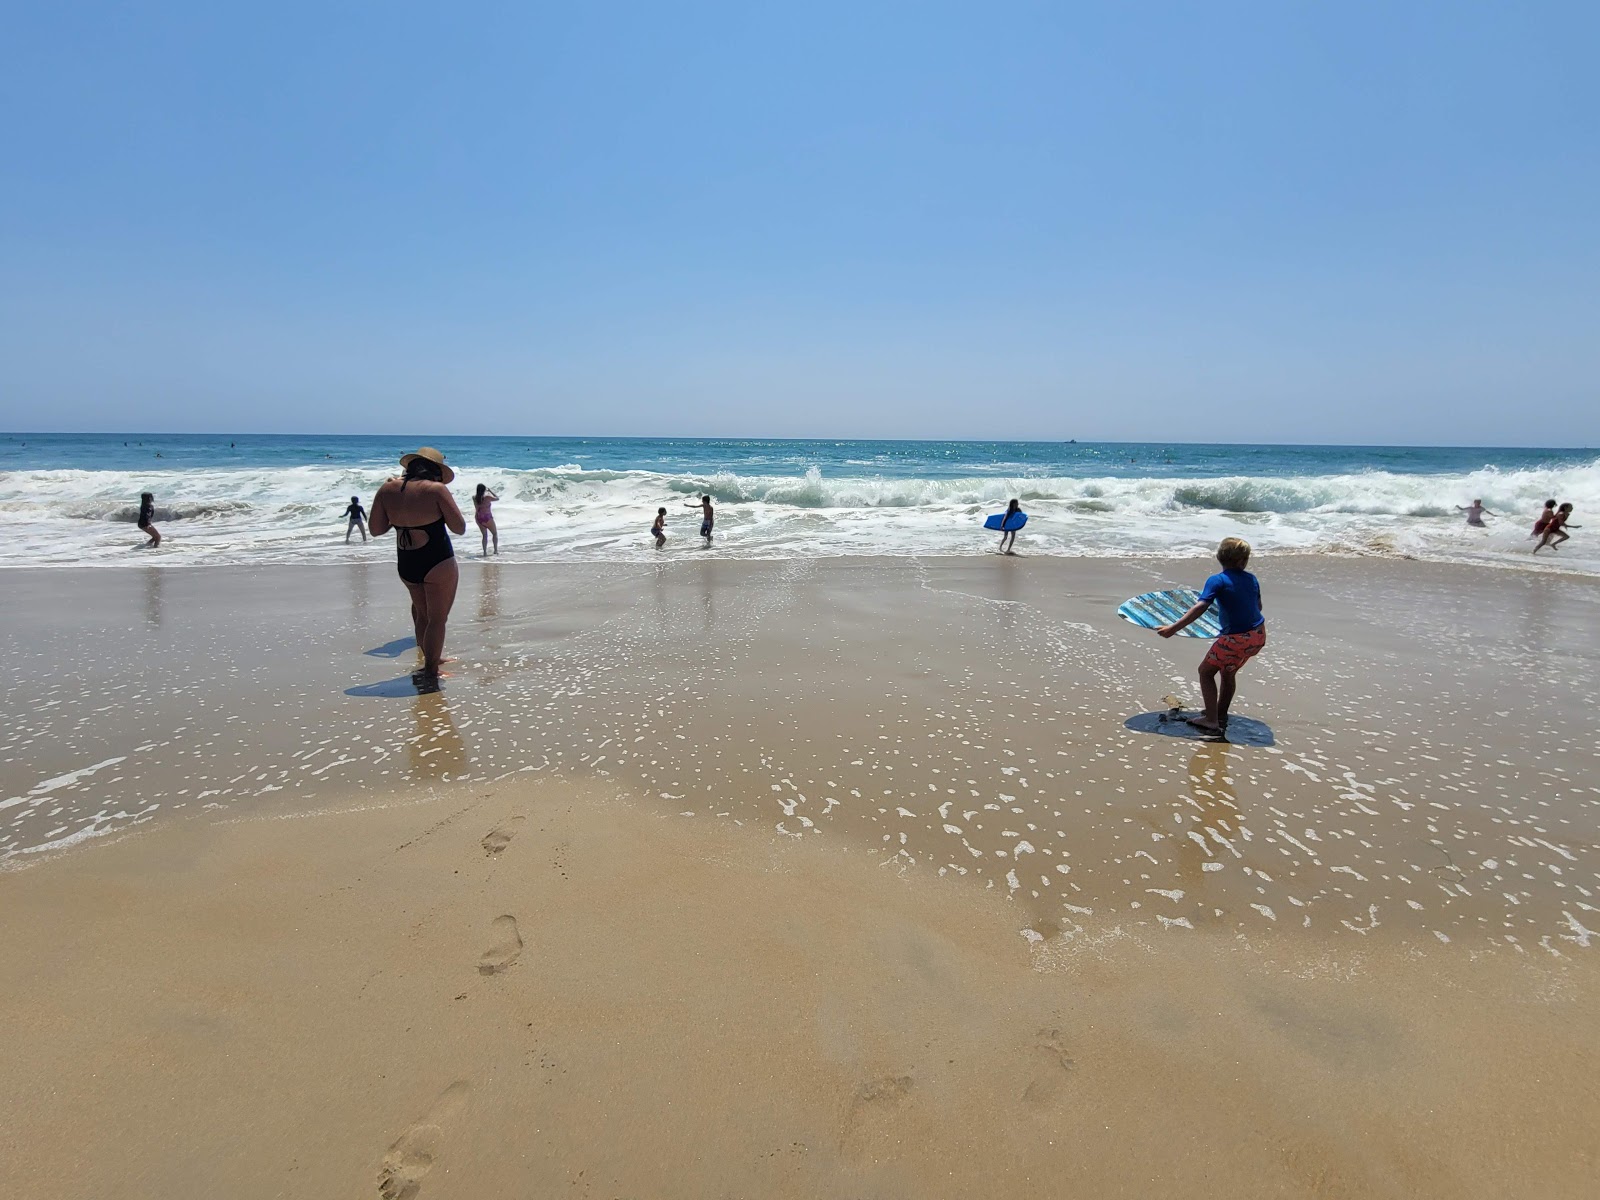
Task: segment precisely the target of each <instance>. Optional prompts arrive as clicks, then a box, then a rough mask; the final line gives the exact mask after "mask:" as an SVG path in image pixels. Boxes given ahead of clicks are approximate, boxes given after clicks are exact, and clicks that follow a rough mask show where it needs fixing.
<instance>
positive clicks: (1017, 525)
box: [983, 512, 1028, 533]
mask: <svg viewBox="0 0 1600 1200" xmlns="http://www.w3.org/2000/svg"><path fill="white" fill-rule="evenodd" d="M1027 523H1028V514H1027V513H1025V512H1019V513H1013V514H1012V516H1011V520H1010V522H1007V521H1006V515H1005V513H995V514H994V515H993V516H991V517H990V518H989V519H988V520H987V521H985V522H984V523H983V527H984V528H985V529H998V530H1000V531H1001V532H1002V533H1011V532H1013V531H1015V530H1018V529H1021V528H1022V527H1023V526H1024V525H1026V524H1027Z"/></svg>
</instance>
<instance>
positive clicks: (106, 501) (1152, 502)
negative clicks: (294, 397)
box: [0, 433, 1600, 574]
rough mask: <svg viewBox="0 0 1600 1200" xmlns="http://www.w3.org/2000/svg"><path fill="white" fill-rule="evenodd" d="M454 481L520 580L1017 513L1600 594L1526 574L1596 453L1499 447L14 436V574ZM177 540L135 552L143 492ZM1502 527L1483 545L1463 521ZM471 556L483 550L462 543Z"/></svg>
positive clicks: (979, 535) (1035, 526)
mask: <svg viewBox="0 0 1600 1200" xmlns="http://www.w3.org/2000/svg"><path fill="white" fill-rule="evenodd" d="M422 443H427V444H431V445H434V446H437V447H438V448H439V449H441V450H443V451H444V452H445V454H446V455H447V456H448V458H449V461H450V463H451V465H452V466H454V467H455V468H456V471H457V473H458V478H457V482H456V485H455V486H456V491H457V494H458V496H459V497H460V498H461V500H462V501H463V507H464V508H465V507H466V501H467V500H468V499H469V498H470V495H471V492H472V489H473V488H474V486H475V485H476V484H478V483H486V484H488V485H489V486H490V487H491V488H493V489H494V491H495V492H496V493H497V494H498V495H499V496H500V502H499V504H498V505H496V509H495V512H496V518H497V523H498V524H499V527H500V531H501V548H502V558H503V559H505V560H507V561H528V562H547V561H566V560H585V559H587V560H649V559H653V558H655V557H656V551H655V550H654V548H653V544H652V542H651V539H650V538H649V537H648V534H647V529H648V526H649V525H650V522H651V520H652V518H653V517H654V515H655V511H656V508H657V507H658V506H661V505H665V506H666V507H667V510H668V513H669V517H670V521H671V523H670V524H669V532H670V534H671V535H672V536H671V538H670V540H669V543H668V549H667V551H666V553H667V554H669V555H670V554H675V553H694V554H700V553H705V550H704V548H703V546H702V545H701V543H700V540H699V538H698V537H696V536H694V535H695V531H696V528H697V527H698V524H699V517H698V511H697V509H694V510H691V509H690V508H688V507H687V505H688V504H689V503H692V502H693V501H694V500H695V499H696V498H698V496H700V495H701V494H702V493H709V494H711V495H712V496H713V497H714V498H715V501H716V504H717V512H718V525H717V534H718V536H717V541H716V543H715V547H714V550H713V552H714V553H716V554H719V555H727V556H733V557H746V558H790V557H801V556H846V555H879V554H894V555H905V554H971V553H979V552H982V551H984V550H988V549H991V548H992V547H991V545H990V543H991V541H992V540H993V539H994V535H991V534H987V533H985V532H984V531H983V530H982V529H981V524H982V520H983V517H984V516H985V515H987V514H988V513H990V512H994V511H997V510H998V509H1000V508H1002V507H1003V506H1004V504H1005V502H1006V501H1007V500H1008V499H1011V498H1013V497H1015V498H1017V499H1019V500H1021V502H1022V506H1023V508H1024V509H1025V510H1026V511H1027V512H1028V513H1029V514H1030V521H1029V524H1028V526H1027V528H1026V530H1025V531H1024V532H1023V535H1022V539H1021V541H1020V543H1019V545H1018V549H1019V550H1020V551H1022V552H1023V553H1025V554H1035V555H1052V556H1080V555H1133V556H1156V555H1162V556H1165V555H1187V554H1199V553H1209V551H1210V550H1211V549H1212V548H1214V546H1215V544H1216V542H1217V541H1218V540H1219V539H1220V538H1222V537H1225V536H1228V535H1230V534H1233V535H1240V536H1243V537H1246V538H1248V539H1250V540H1251V542H1253V543H1254V544H1255V545H1257V546H1258V547H1259V548H1260V549H1262V550H1263V551H1269V552H1280V553H1297V554H1343V555H1379V556H1411V557H1417V558H1426V559H1444V560H1462V561H1474V562H1483V563H1493V564H1497V565H1527V566H1530V567H1538V568H1541V569H1551V568H1555V567H1560V568H1564V569H1566V570H1569V571H1571V570H1577V571H1582V572H1585V573H1595V574H1600V553H1597V552H1595V551H1592V550H1590V549H1588V545H1589V543H1590V542H1591V541H1594V542H1596V543H1600V528H1597V529H1596V535H1597V536H1594V537H1591V536H1590V535H1588V534H1586V532H1585V531H1583V530H1579V531H1578V532H1576V533H1575V534H1574V536H1573V540H1572V541H1571V542H1569V543H1568V545H1567V548H1566V549H1564V550H1562V551H1561V552H1560V553H1559V554H1554V555H1552V554H1549V553H1548V552H1547V553H1546V554H1542V555H1540V556H1539V558H1538V559H1532V558H1530V556H1529V554H1528V550H1529V547H1530V543H1529V542H1528V539H1527V532H1528V529H1529V527H1530V526H1531V524H1532V522H1533V519H1534V516H1535V514H1536V512H1537V510H1538V508H1539V506H1540V505H1541V504H1542V502H1543V501H1544V500H1546V499H1551V498H1553V499H1557V500H1567V501H1571V502H1572V503H1573V504H1574V505H1575V506H1576V510H1577V511H1576V513H1575V515H1574V522H1575V523H1576V524H1578V525H1582V524H1583V523H1584V519H1585V516H1586V514H1588V515H1591V516H1592V514H1593V513H1594V512H1595V510H1596V508H1597V506H1600V451H1596V450H1573V449H1548V450H1543V449H1507V448H1494V447H1477V448H1471V447H1410V446H1408V447H1382V446H1248V445H1195V444H1181V443H1171V444H1168V443H1077V442H977V441H969V442H933V441H854V440H805V441H790V440H761V439H728V440H715V439H696V438H517V437H450V436H447V435H443V434H436V435H420V436H415V437H361V436H322V435H305V436H299V435H259V434H257V435H248V434H240V435H231V434H223V435H197V434H185V435H172V434H121V433H117V434H36V433H17V434H0V511H3V512H4V513H5V515H6V518H7V521H6V524H7V527H8V537H7V538H5V539H0V566H48V565H91V566H112V567H115V566H146V565H150V564H152V563H159V564H160V565H163V566H186V565H204V564H225V563H263V562H268V563H270V562H311V563H338V562H348V561H350V559H351V557H352V555H360V554H378V553H382V552H384V547H385V545H386V543H376V544H374V545H370V546H368V547H366V548H365V549H363V548H361V547H359V546H357V547H355V548H352V549H347V548H346V547H345V546H344V543H343V538H344V524H343V521H342V518H341V517H340V513H341V512H342V510H343V508H344V506H345V505H346V504H347V503H348V502H349V498H350V496H352V495H357V496H360V497H362V499H363V501H364V502H365V501H366V500H368V499H370V497H371V495H372V493H373V491H374V490H375V489H376V487H377V486H378V484H379V483H380V482H382V480H383V479H384V478H385V476H387V475H388V474H390V473H391V472H392V471H393V470H394V467H395V463H396V460H397V458H398V456H399V455H400V454H401V453H403V452H404V451H406V450H410V449H414V448H415V447H416V446H417V445H419V444H422ZM144 491H149V492H153V493H154V494H155V497H156V515H157V522H158V523H159V524H160V525H161V527H162V532H163V534H164V535H165V537H166V539H167V540H166V542H165V543H164V544H163V546H162V547H161V549H160V550H159V551H156V552H154V553H146V552H136V547H137V545H138V543H139V541H140V540H141V539H140V536H139V535H138V533H137V531H136V530H135V529H134V528H133V521H134V518H135V515H136V512H137V508H138V502H139V493H140V492H144ZM1479 497H1481V498H1482V499H1483V501H1484V503H1485V504H1486V505H1487V506H1488V507H1489V509H1490V510H1491V511H1492V512H1494V513H1496V514H1499V516H1498V518H1492V519H1491V521H1490V528H1489V529H1488V530H1474V529H1468V528H1466V526H1465V525H1464V523H1463V521H1462V518H1461V514H1460V513H1458V512H1457V511H1456V506H1457V505H1465V504H1467V503H1469V502H1470V501H1471V500H1473V499H1474V498H1479ZM467 541H468V542H469V543H470V544H471V545H472V547H473V548H475V547H476V543H477V535H476V532H475V531H472V530H470V528H469V534H468V539H467Z"/></svg>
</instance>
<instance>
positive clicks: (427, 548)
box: [394, 517, 456, 583]
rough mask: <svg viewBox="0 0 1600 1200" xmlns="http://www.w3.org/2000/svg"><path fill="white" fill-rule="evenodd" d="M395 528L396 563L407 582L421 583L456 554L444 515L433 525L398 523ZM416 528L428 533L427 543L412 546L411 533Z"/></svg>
mask: <svg viewBox="0 0 1600 1200" xmlns="http://www.w3.org/2000/svg"><path fill="white" fill-rule="evenodd" d="M394 528H395V546H396V548H397V551H398V553H399V562H398V563H397V564H396V565H397V566H398V567H399V569H400V578H401V579H404V580H405V581H406V582H407V583H421V582H422V581H423V580H424V579H426V578H427V577H428V572H429V571H431V570H433V569H434V567H436V566H438V565H439V564H440V563H442V562H443V561H444V560H445V559H447V558H454V557H455V556H456V548H455V547H454V546H452V545H451V544H450V534H449V532H448V531H446V529H445V527H444V518H443V517H440V518H439V519H438V520H437V521H435V522H433V523H432V524H431V525H396V526H395V527H394ZM415 530H421V531H422V532H423V533H425V534H427V535H428V541H427V544H426V545H423V546H418V547H415V548H413V547H412V545H411V540H412V539H411V534H412V532H413V531H415Z"/></svg>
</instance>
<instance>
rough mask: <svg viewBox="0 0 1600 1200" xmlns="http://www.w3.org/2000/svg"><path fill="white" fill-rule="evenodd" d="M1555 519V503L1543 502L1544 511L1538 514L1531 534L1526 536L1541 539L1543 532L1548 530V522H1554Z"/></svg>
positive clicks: (1551, 501) (1550, 501) (1552, 501)
mask: <svg viewBox="0 0 1600 1200" xmlns="http://www.w3.org/2000/svg"><path fill="white" fill-rule="evenodd" d="M1555 519H1556V502H1555V501H1554V500H1546V501H1545V502H1544V511H1543V512H1542V513H1540V514H1539V519H1538V520H1537V521H1535V522H1534V523H1533V532H1532V533H1530V534H1529V535H1528V536H1529V537H1543V536H1544V531H1545V530H1546V529H1549V528H1550V522H1551V521H1554V520H1555Z"/></svg>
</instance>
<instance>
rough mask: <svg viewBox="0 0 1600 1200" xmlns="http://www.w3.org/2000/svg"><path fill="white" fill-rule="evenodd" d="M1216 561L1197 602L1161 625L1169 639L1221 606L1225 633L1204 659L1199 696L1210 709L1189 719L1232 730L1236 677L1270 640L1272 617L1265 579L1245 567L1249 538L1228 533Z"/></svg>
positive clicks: (1213, 730) (1215, 728)
mask: <svg viewBox="0 0 1600 1200" xmlns="http://www.w3.org/2000/svg"><path fill="white" fill-rule="evenodd" d="M1217 562H1218V563H1219V564H1221V566H1222V570H1221V571H1220V572H1219V573H1217V574H1215V575H1213V576H1212V577H1211V578H1210V579H1208V580H1206V585H1205V587H1203V588H1201V589H1200V597H1199V599H1198V600H1196V601H1195V604H1194V607H1192V608H1191V609H1190V610H1189V611H1188V612H1186V613H1184V614H1183V616H1181V617H1179V618H1178V619H1177V620H1176V621H1174V622H1172V624H1170V625H1163V626H1161V627H1160V628H1159V629H1157V630H1156V632H1157V633H1159V634H1160V635H1161V636H1162V637H1164V638H1169V637H1171V636H1173V634H1176V633H1179V632H1181V631H1182V630H1184V629H1185V628H1187V627H1188V626H1189V625H1192V624H1193V623H1194V622H1196V621H1198V620H1199V619H1200V618H1201V617H1203V616H1204V615H1205V613H1206V610H1207V609H1209V608H1210V607H1211V605H1212V604H1213V603H1215V604H1216V606H1217V607H1218V608H1219V609H1220V610H1221V612H1222V633H1221V635H1220V636H1219V637H1218V638H1217V640H1216V641H1215V642H1213V643H1212V644H1211V649H1210V650H1208V651H1207V652H1206V656H1205V658H1203V659H1201V660H1200V695H1201V696H1202V697H1203V698H1204V699H1205V704H1206V710H1205V712H1204V713H1202V714H1201V715H1200V716H1198V717H1190V718H1189V724H1191V725H1193V726H1194V727H1195V728H1196V729H1203V730H1206V731H1207V732H1208V733H1224V732H1226V731H1227V728H1228V708H1229V707H1230V706H1231V705H1232V704H1233V689H1234V676H1235V675H1237V674H1238V673H1239V668H1241V667H1243V666H1244V665H1245V663H1247V662H1249V661H1250V660H1251V659H1252V658H1254V657H1255V656H1256V655H1257V654H1259V653H1261V648H1262V647H1263V646H1265V645H1266V644H1267V621H1266V618H1265V617H1263V616H1262V615H1261V583H1260V581H1259V580H1258V579H1256V577H1255V576H1254V575H1252V574H1250V572H1249V571H1246V570H1245V567H1246V566H1247V565H1248V564H1249V562H1250V543H1249V542H1247V541H1245V540H1244V539H1243V538H1233V537H1231V538H1223V539H1222V544H1221V545H1220V546H1218V547H1217ZM1219 677H1220V678H1219Z"/></svg>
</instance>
